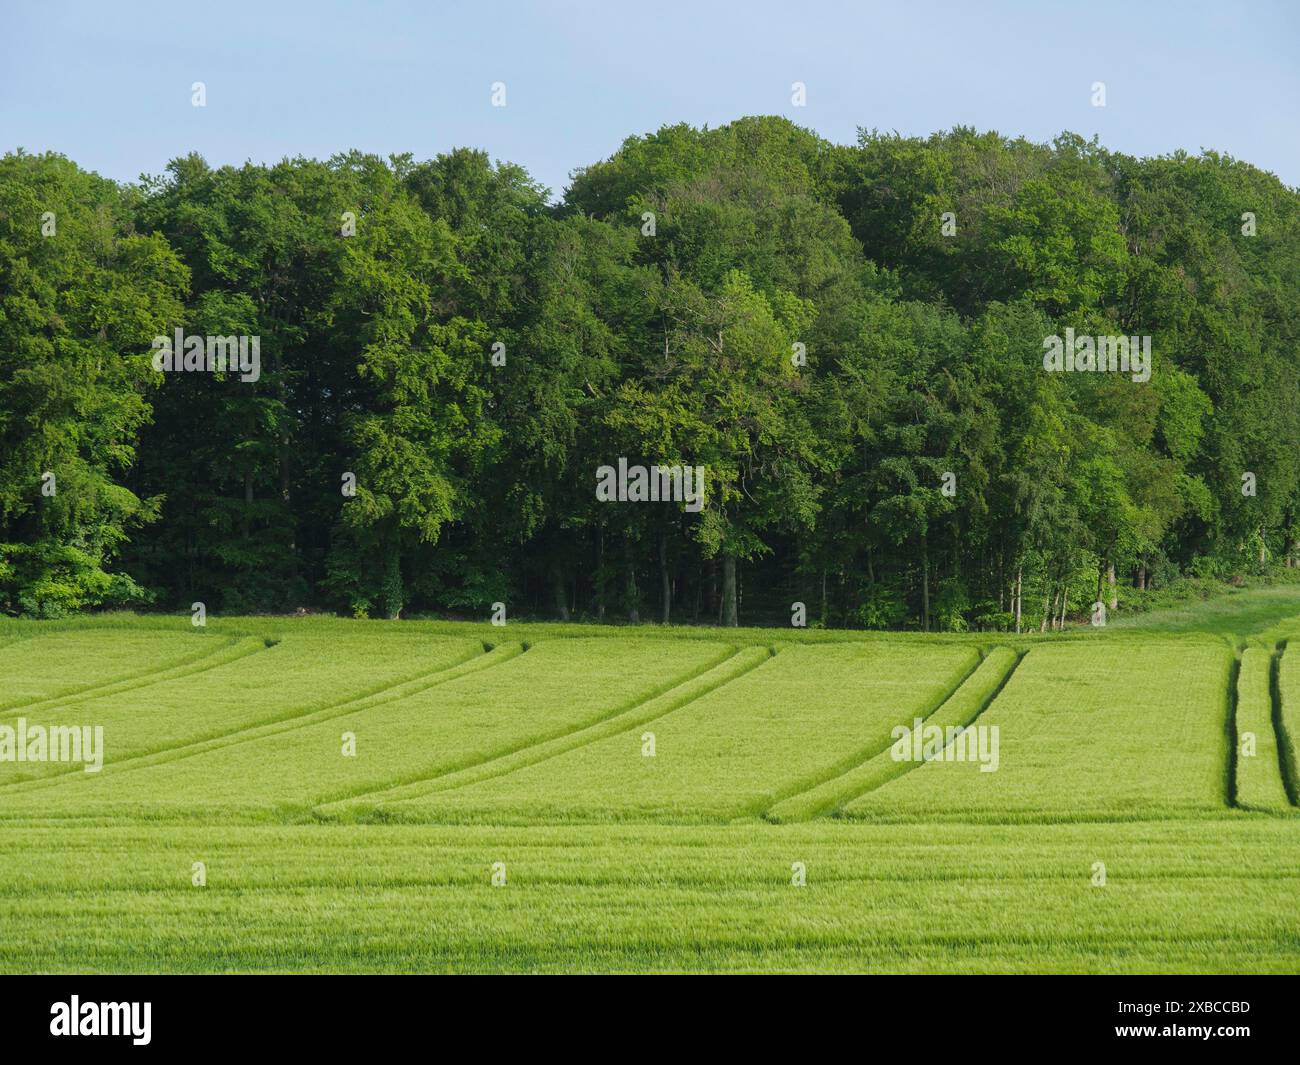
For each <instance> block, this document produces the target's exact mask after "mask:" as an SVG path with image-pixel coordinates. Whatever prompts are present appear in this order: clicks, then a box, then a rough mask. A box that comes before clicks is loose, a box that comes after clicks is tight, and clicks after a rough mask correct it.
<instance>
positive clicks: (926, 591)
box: [921, 536, 930, 632]
mask: <svg viewBox="0 0 1300 1065" xmlns="http://www.w3.org/2000/svg"><path fill="white" fill-rule="evenodd" d="M921 628H922V629H923V630H924V631H925V632H929V631H930V545H929V543H928V542H927V541H926V538H925V537H924V536H922V537H921Z"/></svg>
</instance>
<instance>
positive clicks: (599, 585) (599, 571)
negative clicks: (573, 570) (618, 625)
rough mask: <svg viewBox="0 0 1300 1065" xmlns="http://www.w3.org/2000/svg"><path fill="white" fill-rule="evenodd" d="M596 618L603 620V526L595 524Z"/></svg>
mask: <svg viewBox="0 0 1300 1065" xmlns="http://www.w3.org/2000/svg"><path fill="white" fill-rule="evenodd" d="M596 620H597V621H604V620H605V526H603V525H597V526H596Z"/></svg>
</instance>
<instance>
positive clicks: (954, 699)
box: [756, 647, 1029, 823]
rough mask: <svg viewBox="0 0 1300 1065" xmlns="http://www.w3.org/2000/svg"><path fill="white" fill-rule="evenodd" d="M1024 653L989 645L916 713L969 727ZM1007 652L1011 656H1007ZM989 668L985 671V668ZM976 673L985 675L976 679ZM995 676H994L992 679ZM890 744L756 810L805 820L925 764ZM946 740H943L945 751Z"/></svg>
mask: <svg viewBox="0 0 1300 1065" xmlns="http://www.w3.org/2000/svg"><path fill="white" fill-rule="evenodd" d="M1028 653H1029V652H1028V651H1017V650H1015V649H1014V648H1009V647H994V648H993V649H992V650H991V651H990V652H989V653H988V654H987V655H985V656H984V657H983V658H982V659H981V660H980V661H978V662H977V663H976V664H975V666H974V667H973V668H972V669H970V670H969V671H967V673H966V674H965V676H963V677H962V678H961V680H959V681H958V682H957V684H955V685H954V686H953V687H952V689H951V690H950V691H949V692H948V693H947V694H946V695H945V696H944V697H943V698H942V699H940V700H939V701H938V702H936V703H935V704H934V706H932V707H930V709H929V710H928V711H927V712H926V713H924V714H922V715H921V720H922V721H926V722H930V721H933V719H935V718H938V717H942V716H944V711H945V710H948V711H949V712H950V713H951V712H953V711H954V710H955V711H956V712H957V715H958V720H955V721H951V722H947V721H946V722H944V724H945V725H954V726H956V725H960V726H961V727H962V728H963V729H966V728H970V727H971V726H972V725H974V724H975V722H976V720H977V719H978V718H979V717H980V715H981V714H983V713H984V711H985V710H987V709H988V708H989V707H990V706H991V705H992V704H993V702H994V700H996V699H997V697H998V696H999V695H1001V694H1002V689H1003V688H1005V687H1006V686H1007V683H1008V681H1010V680H1011V676H1012V674H1014V673H1015V671H1016V670H1017V669H1018V668H1019V666H1020V663H1021V662H1022V661H1023V660H1024V657H1025V655H1027V654H1028ZM1007 655H1011V656H1012V657H1011V658H1010V659H1007V658H1006V656H1007ZM986 666H987V667H988V669H987V670H986V669H985V667H986ZM981 673H988V674H990V675H988V676H984V677H981V676H980V674H981ZM995 678H996V679H995ZM963 696H964V697H965V698H968V699H974V700H976V701H975V703H974V712H971V711H970V710H969V709H968V708H966V707H964V706H961V705H960V702H959V700H961V699H962V698H963ZM892 746H893V745H892V744H891V745H890V746H888V747H886V748H885V749H884V750H882V751H876V752H873V753H872V754H869V755H867V756H866V757H864V758H862V759H860V760H859V761H858V762H856V763H855V764H854V765H852V766H850V767H849V768H848V769H845V770H842V771H840V772H833V773H831V774H830V775H826V776H823V778H822V779H821V780H818V781H815V782H814V783H813V784H812V785H811V786H805V787H799V788H798V789H797V790H794V791H791V792H789V793H788V794H786V795H784V796H780V797H779V798H778V799H777V800H776V801H775V802H772V801H768V802H767V804H766V809H765V810H762V811H756V812H758V813H761V815H762V816H763V817H764V818H765V819H767V820H769V821H776V822H780V823H784V822H793V821H808V820H811V819H812V818H814V817H819V816H821V815H822V814H825V813H827V812H828V811H831V810H834V809H838V808H840V807H842V806H845V805H847V804H848V803H850V802H852V801H853V800H854V799H857V798H860V797H861V796H863V795H865V794H867V793H868V792H870V791H874V790H876V789H877V788H880V787H883V786H884V785H885V784H888V783H889V782H890V781H892V780H896V779H897V778H898V777H900V776H902V775H903V774H904V773H907V772H910V771H911V770H913V769H915V768H916V767H917V766H920V765H924V764H925V763H924V762H900V761H895V760H894V759H892V758H889V757H888V755H889V752H890V750H891V748H892ZM947 747H948V743H947V742H945V743H944V747H943V749H944V750H946V749H947Z"/></svg>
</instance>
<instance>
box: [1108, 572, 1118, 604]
mask: <svg viewBox="0 0 1300 1065" xmlns="http://www.w3.org/2000/svg"><path fill="white" fill-rule="evenodd" d="M1106 583H1107V584H1109V585H1110V600H1109V602H1108V603H1107V606H1108V607H1109V609H1111V610H1118V609H1119V589H1118V588H1117V587H1116V586H1115V563H1114V562H1113V561H1110V562H1107V563H1106Z"/></svg>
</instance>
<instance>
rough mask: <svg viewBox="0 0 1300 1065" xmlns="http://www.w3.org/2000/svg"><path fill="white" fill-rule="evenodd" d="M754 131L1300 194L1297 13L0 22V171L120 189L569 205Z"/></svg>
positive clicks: (212, 13)
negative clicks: (939, 138) (298, 168)
mask: <svg viewBox="0 0 1300 1065" xmlns="http://www.w3.org/2000/svg"><path fill="white" fill-rule="evenodd" d="M195 81H203V82H204V83H205V84H206V87H207V106H206V107H203V108H196V107H193V106H191V102H190V97H191V90H190V87H191V84H192V83H193V82H195ZM497 81H500V82H504V83H505V86H506V106H505V107H493V106H492V104H491V86H492V83H493V82H497ZM796 81H799V82H803V83H805V84H806V86H807V106H805V107H795V106H792V104H791V84H792V83H793V82H796ZM1097 81H1100V82H1104V83H1105V85H1106V106H1105V107H1094V106H1092V103H1091V100H1092V84H1093V83H1094V82H1097ZM747 114H784V115H787V116H788V117H790V118H791V119H793V120H794V121H796V122H798V123H799V124H801V125H805V126H809V127H811V128H812V129H815V130H817V131H818V132H819V133H821V134H822V135H823V136H826V137H828V138H830V139H832V140H835V141H839V142H845V143H847V142H851V141H852V140H853V139H854V138H855V136H856V131H857V128H858V127H859V126H863V127H867V128H871V127H876V128H879V129H882V130H898V131H899V132H901V133H905V134H926V133H930V132H932V131H934V130H938V129H948V128H950V127H952V126H954V125H971V126H975V127H977V128H978V129H996V130H998V131H999V132H1001V133H1004V134H1007V135H1024V136H1027V137H1029V138H1031V139H1033V140H1049V139H1050V138H1051V137H1053V136H1054V135H1056V134H1057V133H1059V132H1061V131H1062V130H1065V129H1069V130H1072V131H1074V132H1076V133H1081V134H1083V135H1085V136H1091V135H1092V134H1094V133H1095V134H1098V135H1099V136H1100V137H1101V140H1102V142H1103V143H1104V144H1105V145H1106V146H1108V147H1111V148H1115V149H1119V150H1121V151H1126V152H1130V153H1133V154H1139V155H1152V154H1162V153H1166V152H1170V151H1173V150H1175V149H1178V148H1185V149H1188V150H1189V151H1197V150H1199V149H1200V148H1202V147H1206V148H1215V149H1218V150H1220V151H1224V152H1227V153H1229V154H1231V155H1234V156H1236V157H1238V158H1241V159H1245V160H1247V161H1249V162H1251V163H1254V164H1255V165H1257V166H1260V167H1262V168H1264V169H1266V170H1272V171H1273V172H1274V173H1276V174H1277V175H1278V176H1279V177H1281V178H1282V180H1283V181H1285V182H1286V183H1287V184H1290V185H1300V2H1296V0H1279V2H1265V0H1257V2H1250V0H1220V2H1216V3H1204V2H1199V0H1190V2H1186V3H1182V2H1179V3H1175V2H1165V0H1151V2H1143V0H1125V2H1118V3H1117V2H1111V0H1096V2H1083V3H1066V2H1064V0H1059V2H1058V0H1038V2H1030V0H1024V2H1010V0H1007V2H994V0H989V2H982V3H979V2H974V0H972V2H969V3H957V2H953V3H939V2H921V0H912V2H907V0H903V2H899V3H890V4H880V3H856V4H854V3H830V2H817V0H806V2H803V0H787V2H780V3H772V2H768V0H726V2H720V0H713V2H710V0H694V2H691V3H680V2H677V0H654V2H653V3H622V2H619V0H603V2H601V0H593V2H587V0H582V2H569V3H564V2H555V3H541V2H537V3H523V2H510V0H480V2H477V3H433V2H430V3H418V2H409V3H405V2H397V0H377V2H374V3H363V2H360V0H358V2H356V3H352V4H345V3H338V2H330V0H313V2H283V3H281V2H276V0H261V2H260V3H246V2H243V0H215V2H212V3H177V2H176V0H171V2H167V3H162V2H159V3H152V2H148V3H131V2H130V0H121V2H116V3H91V2H67V3H63V2H58V0H40V2H32V0H0V152H3V151H9V150H12V149H14V148H17V147H23V148H25V149H27V150H28V151H43V150H47V149H53V150H56V151H60V152H63V153H64V154H66V155H68V156H70V157H71V158H72V159H74V160H75V161H76V162H78V163H79V164H81V165H82V166H85V167H88V168H90V169H93V170H97V171H99V172H100V173H102V174H105V175H108V176H110V177H114V178H119V179H123V180H131V179H134V178H136V177H138V176H139V174H140V173H141V172H148V173H158V172H159V171H161V170H162V168H163V167H164V165H165V164H166V163H167V161H168V160H169V159H171V158H173V157H175V156H177V155H182V154H185V153H187V152H190V151H195V150H197V151H199V152H201V153H202V154H203V155H204V156H205V157H206V158H207V159H208V161H209V162H211V163H214V164H221V163H240V162H243V161H244V160H245V159H253V160H257V161H274V160H277V159H280V158H282V157H284V156H286V155H287V156H293V155H308V156H316V157H321V158H324V157H327V156H329V155H331V154H333V153H334V152H336V151H339V150H343V149H346V148H353V147H355V148H360V149H363V150H366V151H373V152H377V153H380V154H384V155H387V154H388V153H390V152H401V151H409V152H412V153H414V154H415V155H416V157H417V158H428V157H430V156H433V155H435V154H437V153H438V152H441V151H445V150H447V149H449V148H452V147H456V146H461V145H468V146H473V147H479V148H484V149H486V150H487V151H488V152H489V153H490V154H491V155H492V156H493V157H494V158H497V159H508V160H511V161H513V162H517V163H520V164H522V165H524V166H525V167H527V168H528V170H529V171H530V172H531V173H532V174H533V175H534V176H535V177H536V178H537V179H538V180H540V181H542V182H543V183H544V184H546V185H548V186H550V187H551V188H552V189H553V190H555V192H556V193H557V194H558V193H559V192H561V191H562V190H563V188H564V186H565V185H566V183H567V180H568V176H569V173H570V172H571V171H572V170H573V169H574V168H575V167H578V166H582V165H585V164H587V163H591V162H595V161H596V160H598V159H603V158H605V157H607V156H609V155H610V154H611V153H612V152H613V151H614V150H615V149H617V147H618V145H619V143H620V142H621V141H622V140H623V138H624V137H627V136H629V135H632V134H635V133H644V132H648V131H651V130H654V129H657V128H658V127H659V126H661V125H664V124H666V123H672V122H680V121H687V122H691V123H693V124H697V125H699V124H705V123H707V124H709V125H720V124H722V123H725V122H727V121H730V120H731V119H734V118H737V117H739V116H741V115H747Z"/></svg>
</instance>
